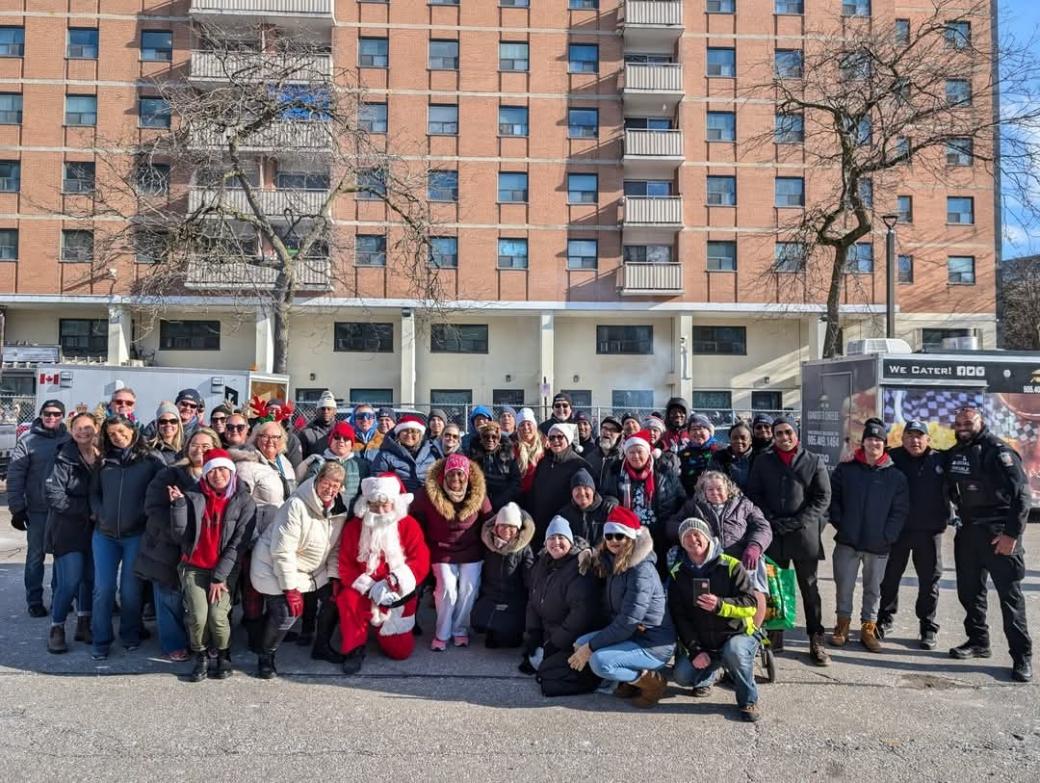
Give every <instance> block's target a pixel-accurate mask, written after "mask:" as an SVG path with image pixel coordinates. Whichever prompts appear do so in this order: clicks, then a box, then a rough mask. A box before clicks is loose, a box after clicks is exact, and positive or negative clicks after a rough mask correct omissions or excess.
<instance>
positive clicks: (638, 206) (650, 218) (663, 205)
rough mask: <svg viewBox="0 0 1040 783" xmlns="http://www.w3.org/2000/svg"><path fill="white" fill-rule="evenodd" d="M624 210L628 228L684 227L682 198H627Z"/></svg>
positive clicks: (623, 205)
mask: <svg viewBox="0 0 1040 783" xmlns="http://www.w3.org/2000/svg"><path fill="white" fill-rule="evenodd" d="M622 208H623V213H622V219H623V221H624V224H625V225H626V226H662V227H667V228H681V227H682V217H683V214H682V213H683V208H682V196H625V198H624V199H623V200H622Z"/></svg>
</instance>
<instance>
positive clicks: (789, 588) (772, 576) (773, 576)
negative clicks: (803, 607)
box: [762, 557, 798, 631]
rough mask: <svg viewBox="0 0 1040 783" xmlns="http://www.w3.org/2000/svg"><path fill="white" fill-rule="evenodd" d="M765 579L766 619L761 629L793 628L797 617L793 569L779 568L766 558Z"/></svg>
mask: <svg viewBox="0 0 1040 783" xmlns="http://www.w3.org/2000/svg"><path fill="white" fill-rule="evenodd" d="M766 579H767V581H768V583H769V597H768V598H766V617H765V620H764V621H763V623H762V627H763V628H765V629H766V630H767V631H786V630H788V629H790V628H794V624H795V620H796V619H797V617H798V604H796V603H795V601H796V600H797V599H798V579H797V577H796V576H795V573H794V568H780V566H778V565H777V564H776V563H775V562H773V561H772V560H771V559H769V558H768V557H767V558H766Z"/></svg>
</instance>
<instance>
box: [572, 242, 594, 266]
mask: <svg viewBox="0 0 1040 783" xmlns="http://www.w3.org/2000/svg"><path fill="white" fill-rule="evenodd" d="M598 258H599V242H598V241H597V240H595V239H568V240H567V268H568V269H595V268H596V266H597V265H598V260H597V259H598Z"/></svg>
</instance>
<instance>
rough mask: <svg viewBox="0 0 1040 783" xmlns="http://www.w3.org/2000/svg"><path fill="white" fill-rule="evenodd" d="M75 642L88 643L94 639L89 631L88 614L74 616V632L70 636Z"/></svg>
mask: <svg viewBox="0 0 1040 783" xmlns="http://www.w3.org/2000/svg"><path fill="white" fill-rule="evenodd" d="M72 638H73V639H75V640H76V641H77V642H83V643H84V644H90V643H91V642H93V641H94V637H93V636H91V633H90V615H89V614H81V615H77V616H76V634H75V636H73V637H72Z"/></svg>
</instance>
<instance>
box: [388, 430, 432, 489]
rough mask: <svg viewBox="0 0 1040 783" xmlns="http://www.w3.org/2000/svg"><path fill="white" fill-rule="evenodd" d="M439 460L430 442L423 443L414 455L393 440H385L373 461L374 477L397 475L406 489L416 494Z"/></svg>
mask: <svg viewBox="0 0 1040 783" xmlns="http://www.w3.org/2000/svg"><path fill="white" fill-rule="evenodd" d="M437 459H438V458H437V453H436V452H435V451H434V449H433V447H432V446H431V445H430V441H428V440H426V441H423V442H422V443H421V444H420V445H419V450H418V451H417V452H416V453H415V454H414V455H413V454H412V453H411V452H410V451H408V449H406V448H405V447H404V446H402V445H401V444H400V443H398V442H397V441H396V440H394V439H393V438H383V445H382V446H380V447H379V453H378V454H376V456H375V458H374V459H373V460H372V475H374V476H378V475H379V474H380V473H387V472H389V473H396V474H397V477H398V478H399V479H401V481H402V482H404V488H405V489H406V490H407V491H408V492H411V493H412V494H414V493H416V492H418V491H419V489H420V488H421V487H422V485H423V483H424V482H425V481H426V472H427V471H428V470H429V469H430V467H431V466H432V465H433V463H434V462H436V461H437Z"/></svg>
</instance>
